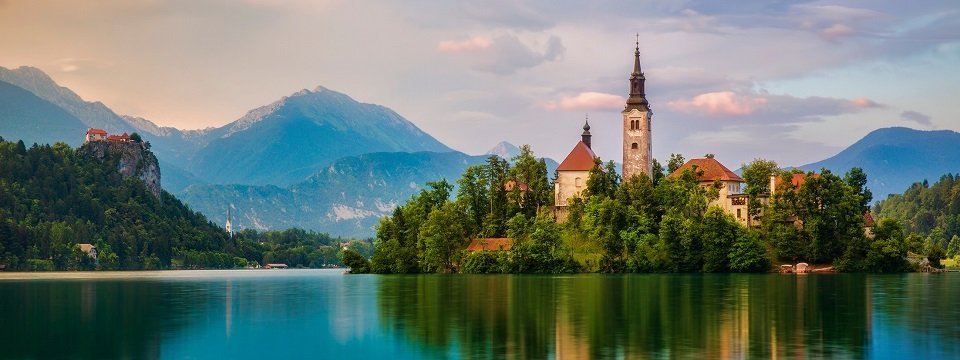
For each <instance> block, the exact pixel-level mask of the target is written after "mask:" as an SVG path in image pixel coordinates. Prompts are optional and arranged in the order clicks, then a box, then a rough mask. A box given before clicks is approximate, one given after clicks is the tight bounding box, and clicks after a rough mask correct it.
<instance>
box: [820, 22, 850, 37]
mask: <svg viewBox="0 0 960 360" xmlns="http://www.w3.org/2000/svg"><path fill="white" fill-rule="evenodd" d="M853 33H854V31H853V28H851V27H849V26H847V25H844V24H839V23H838V24H833V25H832V26H830V27H828V28H826V29H823V31H821V32H820V36H822V37H823V38H824V39H826V40H827V41H834V40H836V39H838V38H840V37H844V36H850V35H853Z"/></svg>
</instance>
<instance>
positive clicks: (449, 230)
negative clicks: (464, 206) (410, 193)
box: [420, 202, 469, 273]
mask: <svg viewBox="0 0 960 360" xmlns="http://www.w3.org/2000/svg"><path fill="white" fill-rule="evenodd" d="M462 218H463V211H462V210H461V209H458V207H457V205H456V203H449V202H448V203H447V204H445V205H444V206H443V207H440V208H437V209H434V210H433V211H432V212H430V215H429V216H428V217H427V221H426V222H425V223H423V226H422V227H421V229H420V241H421V242H422V243H423V244H424V245H425V246H426V248H425V251H424V256H423V257H424V264H423V265H424V267H425V268H424V270H425V271H428V272H444V273H448V272H452V271H453V270H454V265H455V263H456V262H457V261H456V260H458V258H459V255H460V252H461V251H462V250H463V248H464V247H466V245H467V242H468V240H469V239H468V238H467V233H466V231H465V230H464V228H463V225H462V223H461V221H460V219H462Z"/></svg>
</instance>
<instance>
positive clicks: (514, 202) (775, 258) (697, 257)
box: [345, 146, 910, 273]
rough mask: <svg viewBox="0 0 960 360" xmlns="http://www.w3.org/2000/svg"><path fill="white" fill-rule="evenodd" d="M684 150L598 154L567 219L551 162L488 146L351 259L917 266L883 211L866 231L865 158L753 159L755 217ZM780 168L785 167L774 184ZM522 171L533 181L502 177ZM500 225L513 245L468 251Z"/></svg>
mask: <svg viewBox="0 0 960 360" xmlns="http://www.w3.org/2000/svg"><path fill="white" fill-rule="evenodd" d="M684 161H685V159H684V157H683V156H682V155H678V154H674V155H671V158H670V160H669V161H668V163H667V167H666V168H664V167H663V166H662V165H661V164H660V163H659V162H658V161H656V160H654V164H653V171H652V174H651V175H652V176H650V177H648V176H635V177H633V178H630V179H625V180H624V179H621V178H620V176H619V175H618V173H617V171H616V168H615V166H614V164H613V162H612V161H611V162H607V163H602V162H601V161H600V160H599V159H595V164H594V167H593V169H592V171H591V172H590V177H589V178H588V180H587V183H586V189H585V190H584V192H583V196H582V197H580V198H575V199H572V200H571V201H570V205H569V206H568V208H567V216H566V221H565V222H563V223H558V222H557V221H555V220H554V213H553V212H552V208H553V194H552V189H553V186H552V182H551V181H550V179H549V178H548V177H547V174H546V165H545V162H544V160H543V159H542V158H541V159H537V158H536V157H535V156H534V154H533V151H532V150H531V149H530V147H529V146H523V147H522V148H521V152H520V153H519V154H518V155H517V156H516V157H514V158H513V159H512V162H507V161H506V160H504V159H502V158H499V157H497V156H491V157H489V158H488V160H487V163H486V164H483V165H477V166H473V167H470V168H468V169H467V170H466V171H465V172H464V174H463V175H462V176H461V178H460V179H459V180H457V182H456V184H457V187H456V189H457V190H456V193H455V194H454V193H453V191H454V186H453V185H452V184H450V183H449V182H447V181H446V180H440V181H436V182H431V183H428V184H427V187H426V188H425V189H423V190H422V191H421V192H420V193H419V194H417V195H414V196H413V197H412V198H411V199H410V200H409V201H408V202H406V203H405V204H403V205H402V206H400V207H398V208H397V209H396V210H395V211H394V212H393V214H392V215H390V216H388V217H385V218H383V219H382V220H381V222H380V224H379V225H378V228H377V237H376V239H375V241H374V252H373V256H372V257H371V258H370V259H369V261H367V260H366V259H364V258H363V257H361V256H350V257H349V261H346V260H345V264H346V265H347V266H350V267H351V268H353V272H374V273H434V272H437V273H450V272H459V273H559V272H610V273H619V272H765V271H770V270H771V269H772V265H773V264H775V263H790V264H793V263H796V262H810V263H816V264H832V265H834V266H835V267H836V268H837V269H838V270H841V271H878V272H893V271H906V270H909V269H910V267H909V265H908V263H907V262H906V261H905V260H904V257H905V255H906V250H907V246H906V240H905V238H904V231H903V229H902V227H901V226H900V224H899V223H898V222H897V221H895V220H884V221H881V222H880V223H879V224H878V226H877V228H876V229H875V231H874V233H875V236H874V237H873V238H870V237H869V236H868V235H867V234H866V233H865V223H864V213H865V212H866V211H867V210H868V209H869V207H868V204H869V203H870V201H871V200H872V194H870V192H869V190H868V189H867V188H866V179H867V178H866V174H865V173H864V172H863V171H862V170H861V169H859V168H855V169H852V170H851V171H850V172H848V173H847V174H845V175H844V176H842V177H841V176H838V175H835V174H833V173H831V172H830V171H829V170H822V171H821V172H820V173H819V174H815V173H806V174H804V178H805V180H806V181H804V182H803V183H802V184H800V185H798V186H794V185H793V184H792V182H791V181H790V180H789V178H790V177H792V174H793V173H801V172H800V171H799V170H790V171H787V170H782V169H780V168H779V167H778V166H777V164H776V163H775V162H773V161H769V160H764V159H756V160H754V161H753V162H751V163H749V164H744V165H743V174H744V180H745V182H746V188H745V193H747V194H748V199H749V200H748V203H749V209H748V214H749V215H748V216H750V217H751V218H752V219H753V220H754V221H753V222H752V224H754V226H749V227H748V226H744V225H743V224H741V223H740V222H738V221H737V220H736V219H735V218H733V217H732V216H731V215H730V214H727V213H726V212H725V211H724V210H722V209H721V208H719V207H717V206H710V203H711V202H712V201H714V200H717V199H718V197H719V189H720V188H721V187H722V186H723V185H722V184H721V183H720V182H714V183H712V184H706V185H704V184H701V182H700V181H699V180H698V179H699V176H700V175H701V174H702V170H698V169H695V168H694V169H686V170H685V171H683V172H676V170H677V169H679V168H680V167H681V165H683V164H684ZM511 163H512V165H511ZM669 174H673V175H671V176H668V175H669ZM771 175H774V176H781V177H783V178H785V179H787V180H786V181H781V182H780V184H781V185H780V186H781V188H780V189H775V190H778V191H775V192H774V195H773V196H769V194H770V192H771V191H770V190H771V189H770V188H769V187H770V177H771ZM517 183H523V184H526V185H527V187H526V188H525V189H524V190H521V189H520V187H519V186H505V185H506V184H517ZM496 237H510V238H512V239H513V248H512V249H510V250H508V251H477V252H467V251H465V248H466V246H467V244H468V243H469V242H470V240H471V239H477V238H496Z"/></svg>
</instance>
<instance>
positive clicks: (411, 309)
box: [0, 270, 960, 359]
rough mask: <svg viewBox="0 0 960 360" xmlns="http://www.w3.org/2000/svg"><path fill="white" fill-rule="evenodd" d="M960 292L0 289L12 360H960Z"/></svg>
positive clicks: (263, 276)
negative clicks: (255, 359) (66, 359)
mask: <svg viewBox="0 0 960 360" xmlns="http://www.w3.org/2000/svg"><path fill="white" fill-rule="evenodd" d="M958 295H960V274H906V275H846V274H842V275H809V276H796V275H772V274H768V275H625V276H611V275H573V276H510V275H499V276H442V275H423V276H375V275H342V274H341V272H339V271H331V270H271V271H266V270H247V271H169V272H140V273H59V274H10V273H0V358H54V359H60V358H98V359H100V358H132V359H152V358H172V359H181V358H199V359H227V358H245V359H246V358H271V359H285V358H297V359H299V358H338V359H344V358H349V359H354V358H382V359H396V358H483V359H486V358H520V359H527V358H530V359H540V358H574V359H576V358H627V359H632V358H677V357H680V358H698V359H699V358H711V359H712V358H780V359H783V358H798V357H799V358H805V357H806V358H823V357H830V358H890V359H903V358H919V359H951V358H953V359H956V358H960V301H958Z"/></svg>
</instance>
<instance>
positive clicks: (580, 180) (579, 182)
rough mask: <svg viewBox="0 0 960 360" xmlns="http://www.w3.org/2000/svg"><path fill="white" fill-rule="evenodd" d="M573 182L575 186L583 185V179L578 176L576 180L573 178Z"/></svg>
mask: <svg viewBox="0 0 960 360" xmlns="http://www.w3.org/2000/svg"><path fill="white" fill-rule="evenodd" d="M574 184H575V185H576V186H577V187H581V186H583V180H582V179H580V178H577V179H576V180H574Z"/></svg>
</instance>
